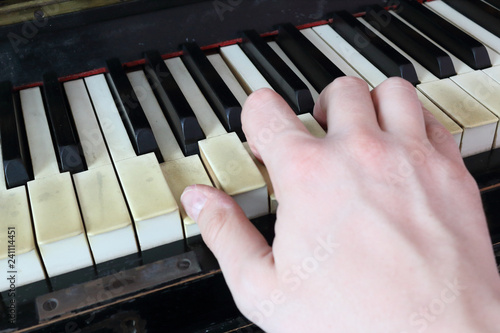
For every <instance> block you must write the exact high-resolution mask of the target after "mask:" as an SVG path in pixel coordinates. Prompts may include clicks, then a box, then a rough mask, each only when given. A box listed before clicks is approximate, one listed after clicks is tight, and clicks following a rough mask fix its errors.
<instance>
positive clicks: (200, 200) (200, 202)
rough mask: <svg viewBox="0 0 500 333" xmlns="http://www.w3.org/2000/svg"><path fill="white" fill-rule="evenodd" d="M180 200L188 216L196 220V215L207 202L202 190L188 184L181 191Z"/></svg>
mask: <svg viewBox="0 0 500 333" xmlns="http://www.w3.org/2000/svg"><path fill="white" fill-rule="evenodd" d="M181 202H182V205H183V206H184V209H185V210H186V213H187V214H188V215H189V217H191V218H192V219H193V220H195V221H198V216H199V215H200V212H201V210H202V209H203V206H205V203H206V202H207V197H206V196H205V194H203V192H201V191H199V190H197V189H196V187H191V186H190V187H188V188H186V189H185V190H184V192H183V193H182V195H181Z"/></svg>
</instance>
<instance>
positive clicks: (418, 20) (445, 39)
mask: <svg viewBox="0 0 500 333" xmlns="http://www.w3.org/2000/svg"><path fill="white" fill-rule="evenodd" d="M399 3H400V6H399V7H398V10H397V13H398V14H399V15H400V16H401V17H403V18H404V19H405V20H406V21H408V22H409V23H411V24H412V25H413V26H414V27H415V28H417V29H418V30H419V31H421V32H422V33H424V34H426V35H427V36H429V37H430V38H431V39H432V40H434V41H435V42H437V43H438V44H439V45H441V46H442V47H443V48H444V49H446V50H448V51H449V52H451V53H452V54H454V55H455V56H456V57H457V58H459V59H460V60H462V61H463V62H464V63H466V64H467V65H468V66H470V67H472V68H474V69H483V68H487V67H491V61H490V57H489V55H488V51H487V50H486V48H485V47H484V45H483V44H481V43H480V42H479V41H477V40H476V39H474V38H473V37H471V36H469V35H468V34H466V33H465V32H463V31H462V30H460V29H458V28H457V27H455V26H454V25H453V24H451V23H449V22H448V21H446V20H445V19H443V18H442V17H441V16H439V15H437V14H435V13H434V12H433V11H431V10H429V9H427V8H425V7H424V6H423V5H422V4H420V3H419V2H417V1H414V0H399Z"/></svg>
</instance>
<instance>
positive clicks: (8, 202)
mask: <svg viewBox="0 0 500 333" xmlns="http://www.w3.org/2000/svg"><path fill="white" fill-rule="evenodd" d="M1 151H2V150H1V142H0V156H2V154H1ZM0 170H3V164H2V159H1V158H0ZM0 225H1V226H2V228H3V229H2V230H0V244H2V247H1V248H0V267H3V268H4V269H5V270H7V272H6V274H7V276H5V277H4V278H3V279H0V292H1V291H4V290H7V289H9V288H10V281H9V280H7V278H6V277H8V276H9V275H10V274H9V273H8V271H10V269H8V268H9V264H10V263H13V264H14V265H15V268H14V269H12V271H15V272H16V283H15V286H16V287H20V286H23V285H26V284H28V283H31V282H36V281H39V280H43V279H44V278H45V273H44V271H43V266H42V262H41V261H40V257H39V255H38V251H37V249H36V244H35V239H34V237H33V229H32V226H31V216H30V208H29V204H28V198H27V196H26V187H25V186H17V187H14V188H12V189H9V190H7V187H6V186H5V178H4V177H3V176H2V177H0ZM9 236H10V237H9ZM9 245H13V246H12V248H14V252H12V251H11V252H10V253H9ZM12 253H14V255H12ZM9 255H11V256H9ZM9 260H14V261H11V262H9Z"/></svg>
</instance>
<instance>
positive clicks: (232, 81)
mask: <svg viewBox="0 0 500 333" xmlns="http://www.w3.org/2000/svg"><path fill="white" fill-rule="evenodd" d="M207 59H208V61H210V63H211V64H212V66H214V68H215V70H216V71H217V73H219V75H220V77H221V78H222V80H223V81H224V82H225V83H226V85H227V86H228V88H229V90H231V92H232V93H233V95H234V97H236V99H237V100H238V102H239V103H240V105H243V104H245V101H246V99H247V97H248V95H247V93H246V92H245V90H244V89H243V87H242V86H241V85H240V83H239V82H238V80H237V79H236V77H235V76H234V74H233V73H232V72H231V69H229V67H228V66H227V64H226V62H225V61H224V59H222V57H221V55H220V54H218V53H215V54H210V55H208V56H207Z"/></svg>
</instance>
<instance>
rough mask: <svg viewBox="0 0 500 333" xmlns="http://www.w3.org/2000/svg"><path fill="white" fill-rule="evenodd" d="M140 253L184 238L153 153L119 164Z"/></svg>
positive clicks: (171, 198) (165, 183)
mask: <svg viewBox="0 0 500 333" xmlns="http://www.w3.org/2000/svg"><path fill="white" fill-rule="evenodd" d="M115 166H116V171H117V172H118V176H119V178H120V182H121V184H122V187H123V190H124V192H125V196H126V198H127V202H128V203H129V208H130V211H131V212H132V216H133V217H134V222H135V228H136V231H137V237H138V239H139V244H140V247H141V250H143V251H144V250H147V249H151V248H153V247H156V246H160V245H163V244H168V243H171V242H174V241H177V240H181V239H183V238H184V234H183V231H182V224H181V220H180V215H179V207H178V206H177V203H176V201H175V198H174V196H173V194H172V192H171V191H170V188H169V187H168V184H167V182H166V180H165V178H164V177H163V174H162V171H161V168H160V166H159V164H158V160H157V159H156V156H155V155H154V153H149V154H145V155H141V156H137V157H134V158H129V159H127V160H122V161H119V162H116V164H115Z"/></svg>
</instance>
